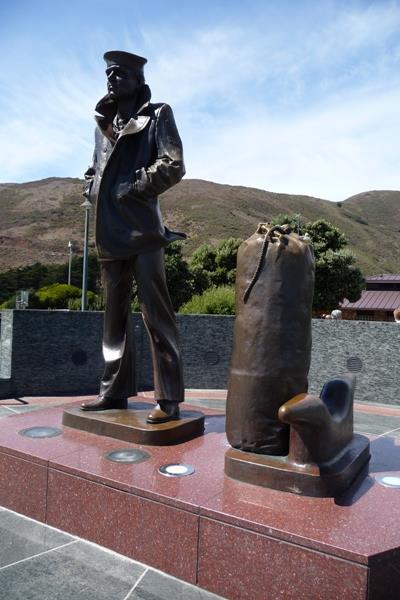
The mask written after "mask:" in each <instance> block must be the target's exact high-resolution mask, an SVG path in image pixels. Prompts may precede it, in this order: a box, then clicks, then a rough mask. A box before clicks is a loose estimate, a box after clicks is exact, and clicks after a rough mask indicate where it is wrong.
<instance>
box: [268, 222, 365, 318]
mask: <svg viewBox="0 0 400 600" xmlns="http://www.w3.org/2000/svg"><path fill="white" fill-rule="evenodd" d="M284 223H288V224H289V225H291V226H292V228H293V229H294V231H296V232H297V230H298V227H299V226H300V230H299V233H300V235H304V234H308V235H309V236H310V238H311V242H312V245H313V249H314V254H315V288H314V300H313V309H314V311H318V312H319V311H331V310H333V309H335V308H337V307H338V306H339V304H340V302H342V301H343V300H344V299H345V298H347V299H348V300H350V302H356V301H357V300H358V298H359V297H360V295H361V292H362V290H363V288H364V278H363V276H362V273H361V271H360V269H359V268H358V267H356V266H355V262H356V260H355V258H354V256H353V255H352V254H351V253H350V252H348V251H346V250H345V247H346V246H347V239H346V236H345V235H344V234H343V233H342V232H341V231H340V230H339V229H338V228H337V227H335V226H334V225H332V224H331V223H329V222H328V221H325V220H324V219H318V220H317V221H313V222H308V223H305V222H303V223H302V222H301V218H300V215H287V214H280V215H277V216H276V217H274V219H272V224H274V225H278V224H279V225H283V224H284Z"/></svg>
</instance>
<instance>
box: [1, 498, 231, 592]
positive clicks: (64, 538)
mask: <svg viewBox="0 0 400 600" xmlns="http://www.w3.org/2000/svg"><path fill="white" fill-rule="evenodd" d="M219 598H220V596H216V595H215V594H210V593H209V592H206V591H205V590H202V589H200V588H198V587H195V586H193V585H189V584H187V583H185V582H183V581H180V580H179V579H175V578H174V577H170V576H169V575H165V574H164V573H161V572H159V571H156V570H155V569H152V568H151V567H147V566H146V565H143V564H141V563H138V562H136V561H134V560H131V559H129V558H126V557H125V556H121V555H120V554H116V553H115V552H111V551H110V550H106V549H104V548H101V547H100V546H96V545H95V544H92V543H90V542H86V541H84V540H81V539H79V538H77V537H74V536H72V535H69V534H67V533H63V532H62V531H58V530H57V529H53V528H52V527H48V526H47V525H43V524H42V523H38V522H37V521H32V520H31V519H28V518H26V517H23V516H21V515H17V514H16V513H14V512H11V511H9V510H7V509H5V508H1V507H0V600H218V599H219Z"/></svg>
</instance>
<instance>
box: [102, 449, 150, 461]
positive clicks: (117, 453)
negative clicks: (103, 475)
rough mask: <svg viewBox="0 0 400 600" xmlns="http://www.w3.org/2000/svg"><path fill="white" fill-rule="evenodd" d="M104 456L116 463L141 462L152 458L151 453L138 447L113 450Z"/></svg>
mask: <svg viewBox="0 0 400 600" xmlns="http://www.w3.org/2000/svg"><path fill="white" fill-rule="evenodd" d="M104 458H106V459H107V460H111V461H112V462H116V463H139V462H143V461H145V460H147V459H149V458H150V454H149V453H148V452H145V451H144V450H138V449H136V448H134V449H132V450H125V449H124V450H112V451H111V452H107V454H105V455H104Z"/></svg>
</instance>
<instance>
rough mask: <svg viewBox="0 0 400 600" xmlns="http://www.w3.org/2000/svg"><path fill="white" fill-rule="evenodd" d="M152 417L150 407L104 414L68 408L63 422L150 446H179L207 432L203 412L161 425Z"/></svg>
mask: <svg viewBox="0 0 400 600" xmlns="http://www.w3.org/2000/svg"><path fill="white" fill-rule="evenodd" d="M148 414H149V406H147V407H146V409H143V408H128V409H127V410H104V411H83V410H81V409H80V408H68V409H66V410H64V413H63V418H62V423H63V425H66V426H67V427H74V428H75V429H80V430H81V431H87V432H89V433H96V434H97V435H105V436H107V437H111V438H114V439H117V440H123V441H125V442H132V443H135V444H147V445H150V446H168V445H171V444H176V443H178V442H183V441H186V440H190V439H192V438H195V437H197V436H199V435H202V434H203V432H204V415H203V413H201V412H199V411H195V410H183V411H181V418H180V419H178V420H176V421H168V422H167V423H159V424H157V425H155V424H151V423H147V422H146V419H147V415H148Z"/></svg>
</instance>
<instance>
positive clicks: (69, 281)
mask: <svg viewBox="0 0 400 600" xmlns="http://www.w3.org/2000/svg"><path fill="white" fill-rule="evenodd" d="M68 249H69V262H68V285H71V269H72V242H71V240H70V241H69V242H68Z"/></svg>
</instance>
